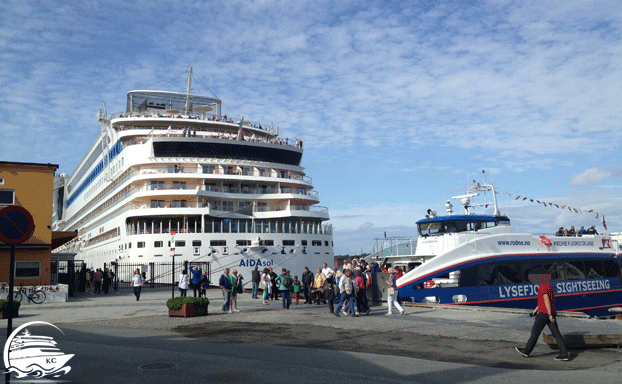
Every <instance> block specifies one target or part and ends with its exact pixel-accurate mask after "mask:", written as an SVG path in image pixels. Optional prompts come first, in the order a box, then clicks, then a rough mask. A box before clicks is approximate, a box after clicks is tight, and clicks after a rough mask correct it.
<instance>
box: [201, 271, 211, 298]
mask: <svg viewBox="0 0 622 384" xmlns="http://www.w3.org/2000/svg"><path fill="white" fill-rule="evenodd" d="M208 285H209V279H208V278H207V271H203V275H202V276H201V297H202V298H204V299H207V286H208Z"/></svg>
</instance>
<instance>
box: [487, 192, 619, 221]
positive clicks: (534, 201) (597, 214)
mask: <svg viewBox="0 0 622 384" xmlns="http://www.w3.org/2000/svg"><path fill="white" fill-rule="evenodd" d="M496 193H501V194H504V195H507V196H510V197H513V198H514V200H519V199H522V201H525V200H529V201H530V202H532V203H538V204H542V205H544V206H545V207H552V206H555V207H556V208H558V209H563V210H566V208H568V210H569V211H570V212H574V213H581V214H582V213H583V212H586V213H595V214H596V218H597V219H598V217H599V215H600V216H602V217H603V227H604V228H605V230H606V229H607V224H606V223H605V214H604V213H600V212H594V210H593V209H579V208H573V207H570V206H568V205H561V204H555V203H551V202H548V203H547V202H544V201H540V200H536V199H531V198H529V197H524V196H519V195H514V194H511V193H507V192H503V191H496Z"/></svg>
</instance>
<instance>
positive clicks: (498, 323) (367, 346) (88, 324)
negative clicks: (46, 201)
mask: <svg viewBox="0 0 622 384" xmlns="http://www.w3.org/2000/svg"><path fill="white" fill-rule="evenodd" d="M178 295H179V293H178V292H176V296H178ZM170 297H171V291H170V290H169V289H166V290H165V289H159V290H151V289H147V288H146V289H144V290H143V293H142V295H141V300H140V301H136V300H135V299H134V296H133V294H132V293H131V292H129V291H122V292H121V293H118V294H117V293H110V294H108V295H104V294H100V295H92V294H90V293H86V294H81V295H79V296H78V297H75V298H70V301H69V302H67V303H44V304H41V305H23V306H22V307H21V308H20V317H19V318H16V319H14V320H13V326H14V328H15V327H18V326H20V325H22V324H25V323H27V322H32V321H45V322H49V323H52V324H54V325H56V326H57V327H59V328H60V329H61V330H62V331H63V333H64V335H57V337H55V340H56V341H57V342H58V345H59V348H61V350H63V352H65V353H74V354H75V356H74V357H73V358H72V360H70V365H71V366H72V370H71V372H70V373H68V374H67V375H66V376H64V377H62V378H61V379H63V380H66V381H67V380H68V381H70V382H75V383H95V382H102V383H103V382H113V381H114V382H120V383H121V382H127V383H134V382H144V381H145V380H147V381H149V382H170V381H171V379H179V378H180V377H186V376H187V377H188V378H191V377H195V376H193V375H199V377H201V378H203V379H202V380H199V382H253V383H260V382H266V383H275V382H291V380H292V379H293V378H296V381H298V382H313V383H321V382H331V383H332V382H338V381H343V382H353V381H356V382H359V383H360V382H404V381H408V382H425V383H435V382H438V383H441V382H473V383H475V382H477V383H488V382H490V383H493V382H494V383H498V382H500V381H502V382H503V381H509V382H513V381H519V380H520V381H526V380H532V381H533V379H537V380H546V381H547V382H553V383H555V382H585V381H588V380H589V381H592V382H613V380H618V378H619V375H620V373H621V372H622V350H620V349H616V348H594V349H576V350H571V351H570V353H571V360H570V361H568V362H558V361H554V360H553V358H554V357H555V356H556V355H557V351H556V350H553V349H551V348H549V346H548V345H546V344H545V343H544V342H543V341H542V338H541V339H540V340H539V341H538V344H537V346H536V348H535V350H534V352H533V353H532V355H531V356H530V357H529V358H527V359H526V358H524V357H522V356H520V355H519V354H518V353H516V352H515V351H514V347H515V346H524V344H525V342H526V340H527V338H528V337H529V334H530V330H531V326H532V324H533V319H531V318H530V317H529V316H528V312H527V311H523V310H510V309H491V308H484V307H455V306H426V307H420V306H417V307H405V310H406V314H405V315H404V316H399V315H397V314H394V315H393V316H385V313H386V311H387V309H386V306H377V307H372V312H371V313H370V314H369V315H362V316H360V317H350V316H342V317H339V318H337V317H335V316H333V315H331V314H329V313H328V308H327V307H326V306H324V305H320V306H318V305H306V304H302V302H301V304H299V305H295V304H292V306H291V308H290V309H289V310H282V309H281V307H282V305H281V302H280V301H270V302H269V305H263V304H262V300H260V299H258V300H254V299H251V298H250V294H248V293H245V294H242V295H241V296H240V297H239V298H238V308H239V309H240V310H241V312H239V313H235V314H223V313H222V312H221V311H220V308H221V305H222V295H221V292H220V290H218V289H212V290H208V298H209V299H210V301H211V303H210V306H209V315H208V316H205V317H195V318H187V319H185V318H178V317H168V309H167V308H166V306H165V302H166V300H167V299H168V298H170ZM558 321H559V327H560V330H561V331H562V333H563V334H622V321H616V320H596V319H587V318H585V317H577V316H564V315H563V314H560V316H559V317H558ZM0 327H2V329H3V331H2V332H1V333H2V335H1V336H0V343H1V344H0V345H4V343H5V340H6V336H5V335H6V320H0ZM327 372H329V373H330V376H327V375H326V374H327ZM58 380H60V379H58ZM13 381H14V382H18V381H16V379H13ZM39 382H41V381H39ZM51 382H54V381H51Z"/></svg>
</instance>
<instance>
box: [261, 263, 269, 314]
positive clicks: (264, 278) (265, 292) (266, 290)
mask: <svg viewBox="0 0 622 384" xmlns="http://www.w3.org/2000/svg"><path fill="white" fill-rule="evenodd" d="M271 279H272V277H270V270H269V269H268V268H264V269H263V275H261V285H262V287H263V295H262V298H263V303H264V304H265V305H268V299H269V298H270V291H271V290H272V282H271V281H270V280H271Z"/></svg>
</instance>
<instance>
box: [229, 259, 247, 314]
mask: <svg viewBox="0 0 622 384" xmlns="http://www.w3.org/2000/svg"><path fill="white" fill-rule="evenodd" d="M229 278H230V279H231V303H230V304H229V313H234V312H240V310H239V309H238V293H241V292H244V288H243V287H242V279H243V278H242V275H241V274H238V270H237V269H235V268H233V269H232V270H231V275H229Z"/></svg>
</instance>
